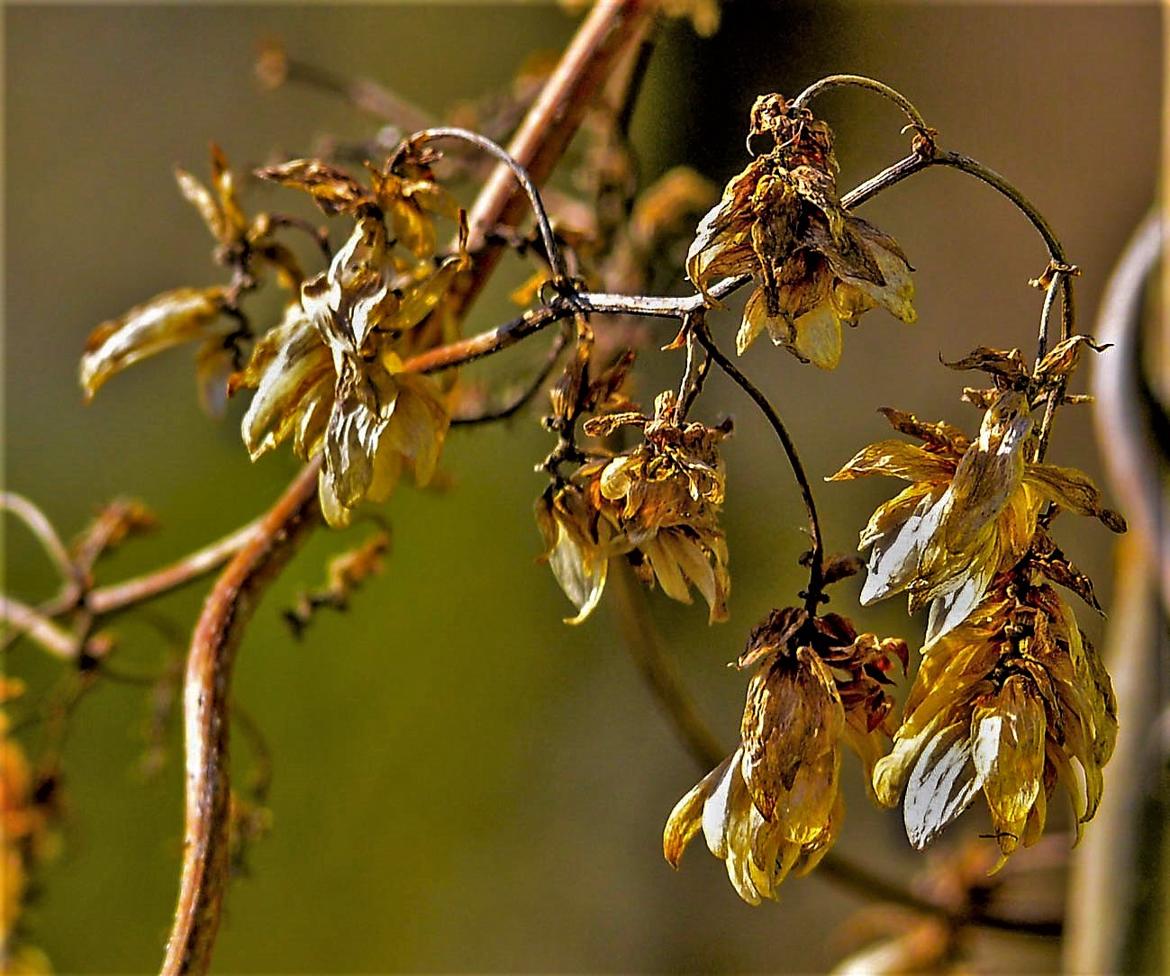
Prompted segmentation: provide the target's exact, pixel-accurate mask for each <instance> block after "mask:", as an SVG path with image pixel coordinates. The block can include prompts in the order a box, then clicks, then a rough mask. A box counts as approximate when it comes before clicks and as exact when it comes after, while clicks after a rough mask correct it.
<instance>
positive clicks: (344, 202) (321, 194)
mask: <svg viewBox="0 0 1170 976" xmlns="http://www.w3.org/2000/svg"><path fill="white" fill-rule="evenodd" d="M256 175H257V176H258V177H260V179H262V180H270V181H272V182H274V183H279V184H280V185H281V186H287V187H290V188H292V189H294V190H303V191H304V192H305V193H308V194H309V195H310V196H312V198H313V200H314V201H315V202H316V204H317V206H319V207H320V208H321V209H322V210H323V211H324V212H325V213H327V214H329V215H330V216H332V215H334V214H339V213H345V214H350V215H352V216H357V215H358V214H360V213H361V212H362V211H363V210H364V209H366V208H368V207H370V206H371V205H373V204H374V196H373V194H372V193H371V192H370V191H369V190H367V189H366V188H365V187H363V186H362V185H361V184H360V183H358V182H357V180H355V179H354V178H353V177H352V176H350V175H349V174H348V173H346V172H344V171H343V170H340V169H337V168H336V167H334V166H330V165H329V164H328V163H324V162H322V161H321V160H319V159H293V160H289V161H288V162H287V163H281V164H280V165H279V166H265V167H263V168H261V169H258V170H256Z"/></svg>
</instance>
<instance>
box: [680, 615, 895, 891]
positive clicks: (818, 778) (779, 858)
mask: <svg viewBox="0 0 1170 976" xmlns="http://www.w3.org/2000/svg"><path fill="white" fill-rule="evenodd" d="M905 655H906V647H905V643H904V642H902V641H899V640H885V641H881V640H878V639H877V638H876V637H874V635H872V634H863V635H860V636H858V634H857V633H856V631H855V630H854V629H853V627H852V625H851V624H850V623H849V622H848V621H847V620H845V619H844V618H843V617H840V616H837V615H836V614H828V615H826V616H824V617H817V618H810V616H809V615H808V613H807V612H806V611H804V610H803V609H799V608H794V607H789V608H786V609H784V610H778V611H774V612H773V613H772V614H771V616H770V617H769V618H768V619H767V620H766V621H765V622H764V623H763V624H762V625H761V626H760V627H757V628H756V630H755V631H753V633H752V636H751V639H750V640H749V643H748V648H747V650H746V651H745V652H744V654H743V656H742V657H741V658H740V666H741V667H747V666H750V665H753V664H756V665H758V667H757V669H756V671H755V674H754V675H753V677H752V679H751V682H750V684H749V686H748V693H747V703H746V705H745V708H744V713H743V721H742V723H741V742H740V746H739V748H738V749H736V751H735V752H734V753H733V754H732V755H731V756H730V757H729V758H728V759H726V760H724V761H723V763H721V764H720V765H719V766H718V767H716V768H715V769H714V770H712V772H710V773H709V774H708V775H707V776H706V777H704V778H703V780H701V781H700V782H699V783H698V785H696V786H695V787H694V788H693V789H692V790H691V791H690V792H689V793H688V794H687V795H686V796H684V797H683V798H682V799H681V800H680V801H679V802H678V804H677V805H676V806H675V808H674V810H673V811H672V812H671V814H670V817H669V818H668V819H667V822H666V828H665V830H664V832H663V853H664V855H665V856H666V859H667V861H669V862H670V864H671V865H673V866H675V867H678V864H679V861H680V859H681V858H682V855H683V851H684V850H685V848H686V846H687V844H689V843H690V841H691V840H692V839H693V838H694V837H695V835H696V834H698V832H699V831H700V829H701V830H702V831H703V835H704V838H705V840H706V842H707V847H708V848H709V850H710V851H711V853H712V854H714V855H715V856H716V857H718V858H720V859H721V860H723V861H725V862H726V865H727V873H728V876H729V877H730V879H731V883H732V885H733V886H734V888H735V890H736V892H737V893H738V894H739V896H740V897H741V898H743V900H744V901H746V902H748V903H749V904H752V905H758V904H759V903H760V902H761V900H762V899H764V898H775V897H776V895H777V890H778V888H779V885H780V883H781V882H782V881H783V880H784V878H785V877H787V875H788V874H789V872H795V873H796V874H797V875H798V876H799V875H801V874H805V873H807V872H808V871H810V870H812V868H814V867H815V866H816V864H817V863H818V862H819V861H820V859H821V858H822V857H823V856H824V855H825V853H826V852H827V851H828V849H829V848H830V847H831V846H832V844H833V842H834V840H835V839H836V836H837V833H838V831H839V830H840V827H841V821H842V818H843V817H844V812H845V807H844V801H843V798H842V795H841V791H840V784H839V775H840V768H841V746H842V744H843V743H844V744H846V745H848V746H850V747H851V748H853V749H854V750H855V751H857V753H858V754H859V755H860V756H861V758H862V760H863V762H864V763H865V767H866V771H867V775H868V773H869V771H870V769H871V768H872V764H873V762H874V760H876V758H877V756H878V755H880V754H881V751H882V746H883V745H884V740H885V738H886V737H887V736H888V734H887V733H886V732H885V730H884V729H883V723H884V720H885V716H886V715H887V714H888V712H889V710H890V707H891V702H890V700H889V698H888V696H887V695H886V694H885V692H884V690H883V689H882V685H883V684H886V683H888V679H887V678H886V672H887V671H889V670H890V669H892V667H893V662H894V660H896V659H901V660H903V662H904V661H905ZM875 689H876V694H874V693H873V691H874V690H875Z"/></svg>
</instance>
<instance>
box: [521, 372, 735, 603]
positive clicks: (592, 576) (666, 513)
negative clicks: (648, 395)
mask: <svg viewBox="0 0 1170 976" xmlns="http://www.w3.org/2000/svg"><path fill="white" fill-rule="evenodd" d="M624 426H632V427H636V428H641V430H642V434H643V441H642V443H641V444H639V445H638V446H637V447H636V448H634V449H633V450H631V451H628V452H625V453H622V454H618V455H617V456H616V457H612V458H601V459H597V460H590V461H587V463H585V464H583V465H582V466H581V467H580V468H578V469H577V471H575V472H574V473H573V475H572V476H571V477H570V478H569V479H567V481H564V482H562V483H561V484H560V485H555V486H553V487H550V488H549V489H548V490H547V491H546V492H545V494H544V495H543V496H542V498H541V501H540V502H539V503H538V504H537V522H538V525H539V526H540V529H541V532H542V534H543V535H544V537H545V542H546V545H547V551H546V558H547V559H548V561H549V564H550V566H551V567H552V569H553V572H554V573H555V575H556V577H557V580H558V582H560V584H561V588H562V589H563V590H564V591H565V593H566V595H567V596H568V597H569V598H570V599H571V600H573V602H574V603H575V604H576V605H577V607H578V610H579V611H580V612H579V614H578V616H577V617H575V618H573V619H572V620H571V621H570V622H571V623H579V622H581V621H582V620H584V619H585V617H586V616H588V614H589V613H590V612H591V611H592V610H593V608H594V607H595V606H596V605H597V601H598V600H599V599H600V597H601V591H602V589H603V588H604V586H605V578H606V564H607V563H608V560H609V558H610V557H613V556H626V557H627V559H629V561H630V563H631V565H632V566H633V567H634V570H635V572H636V573H637V574H638V576H639V577H640V578H641V579H642V581H643V582H645V583H646V584H647V585H653V584H654V583H655V582H657V583H658V585H659V586H661V587H662V590H663V592H664V593H666V595H667V596H669V597H672V598H673V599H675V600H679V601H680V602H682V603H690V602H691V593H690V588H691V586H694V587H695V588H696V589H697V590H698V591H699V592H700V593H701V594H702V595H703V598H704V599H705V600H706V601H707V604H708V606H709V607H710V611H711V612H710V620H711V622H712V623H714V622H715V621H721V620H726V619H727V595H728V592H729V591H730V588H731V577H730V575H729V573H728V570H727V561H728V552H727V541H726V537H725V536H724V534H723V530H722V529H721V528H720V526H719V512H720V510H721V508H722V506H723V498H724V493H725V488H726V474H725V470H724V465H723V461H722V458H721V457H720V456H719V449H718V445H719V442H720V441H721V440H722V439H723V438H724V437H725V436H726V435H727V434H728V433H729V431H730V426H729V425H724V426H721V427H708V426H707V425H705V424H700V423H693V422H691V423H679V421H678V419H677V416H676V410H675V399H674V393H673V392H671V391H667V392H665V393H663V394H661V395H660V396H659V397H658V399H657V400H656V401H655V413H654V417H653V418H651V417H647V416H645V415H643V414H640V413H637V412H635V411H622V412H616V413H611V414H606V415H602V416H599V417H594V418H592V419H591V420H589V421H588V422H586V424H585V425H584V431H585V433H586V434H587V435H589V436H594V437H604V436H607V435H609V434H612V433H614V432H615V431H616V430H618V428H620V427H624Z"/></svg>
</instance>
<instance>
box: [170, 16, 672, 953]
mask: <svg viewBox="0 0 1170 976" xmlns="http://www.w3.org/2000/svg"><path fill="white" fill-rule="evenodd" d="M652 9H653V7H652V5H651V4H650V3H649V2H647V0H621V2H618V0H609V2H606V0H602V2H601V3H598V4H597V6H596V7H594V9H593V11H592V12H591V13H590V14H589V17H588V18H587V19H586V20H585V22H584V24H583V25H582V27H581V29H580V30H579V31H578V33H577V35H576V37H575V38H574V40H573V42H572V44H571V45H570V47H569V49H568V50H567V51H566V53H565V55H564V57H563V58H562V60H561V63H560V65H559V66H558V67H557V69H556V70H555V71H554V72H553V75H552V77H551V78H550V79H549V82H548V83H547V84H546V86H545V88H544V90H543V92H542V93H541V96H540V98H538V99H537V101H536V103H535V104H534V105H533V107H532V109H531V110H530V112H529V114H528V116H527V118H526V119H525V122H524V123H523V125H522V126H521V129H520V132H519V133H518V134H517V136H516V138H515V139H514V140H513V143H512V145H511V146H510V147H509V149H510V155H511V156H512V157H513V158H514V159H515V160H517V161H518V163H519V164H520V165H521V166H524V167H525V168H526V169H527V170H528V172H529V174H530V176H531V178H532V179H533V181H534V182H535V183H539V182H541V181H542V180H543V179H544V178H545V177H546V176H547V175H548V174H549V172H551V170H552V168H553V166H554V165H555V164H556V162H557V161H558V160H559V158H560V156H561V154H562V152H563V151H564V149H565V147H566V146H567V145H568V142H569V140H570V139H571V138H572V135H573V133H574V132H575V130H576V128H577V125H578V123H579V122H580V120H581V116H582V114H583V113H584V111H585V108H586V107H587V105H588V104H589V102H590V99H591V95H592V93H593V92H594V91H596V90H597V88H598V86H599V85H600V84H601V83H602V82H603V81H604V80H605V78H606V73H607V70H608V68H609V66H610V65H611V64H612V59H613V58H614V57H616V56H617V55H618V54H620V52H621V51H623V50H625V48H626V46H627V45H628V44H629V43H631V42H632V41H634V40H636V39H638V38H639V37H640V36H641V29H642V28H644V27H645V26H646V24H647V23H648V22H649V16H650V13H651V12H652ZM524 206H525V200H524V197H523V195H522V194H520V193H518V192H517V187H516V185H515V183H514V180H513V177H512V171H511V170H510V169H509V168H508V167H506V166H501V167H500V168H499V169H497V171H496V173H495V174H494V175H493V177H492V179H491V181H489V183H488V185H487V186H485V188H484V190H483V191H482V192H481V194H480V196H479V198H478V200H477V201H476V204H475V206H474V207H473V209H472V217H471V228H472V235H473V236H472V247H473V248H474V247H476V246H477V244H478V246H479V248H480V250H479V254H478V255H477V258H478V260H477V261H476V266H475V271H474V274H473V276H472V284H471V287H470V288H469V289H468V290H467V291H466V292H465V293H464V294H463V295H462V296H461V307H462V309H466V308H467V307H468V305H469V304H470V303H471V301H472V300H473V298H474V297H475V295H477V294H478V292H479V290H480V288H482V286H483V284H484V282H485V281H486V279H487V277H488V275H489V274H490V270H491V268H492V267H494V264H495V261H496V259H497V258H498V255H499V246H498V245H485V244H484V241H485V239H486V237H487V235H488V234H489V233H491V232H492V231H494V229H495V228H496V227H497V226H499V225H500V224H514V223H515V222H516V221H517V220H518V219H519V217H520V216H521V215H522V213H523V208H524ZM572 314H573V309H572V308H570V307H569V306H568V304H567V303H564V302H562V303H560V304H558V305H557V306H556V307H554V308H546V309H541V310H538V311H537V312H532V313H527V314H526V315H525V316H522V317H521V318H520V319H519V320H517V321H516V322H514V323H511V325H510V327H501V328H500V329H493V330H491V331H490V332H488V333H485V334H484V335H482V336H479V337H473V338H472V339H470V340H465V341H464V342H462V343H455V344H454V346H448V347H443V348H442V349H436V350H434V351H433V352H432V353H424V354H423V355H422V356H417V357H414V359H412V360H410V361H408V363H407V364H406V368H407V369H411V370H414V371H418V372H433V371H436V370H440V369H447V368H450V367H451V366H454V365H459V364H461V363H462V362H468V361H471V360H473V359H476V358H479V357H480V356H484V355H488V354H489V353H491V352H493V351H497V350H498V349H502V348H506V347H507V346H509V345H511V344H513V343H514V342H517V341H519V340H520V339H521V338H524V336H526V335H531V334H532V333H534V332H536V331H539V330H540V329H542V328H544V327H545V326H547V325H551V324H552V323H553V322H556V321H560V320H561V319H564V318H567V317H569V316H571V315H572ZM319 466H320V461H319V459H318V460H317V461H315V462H313V463H311V464H310V465H308V466H307V467H306V468H305V469H304V470H303V471H302V472H301V474H300V475H298V477H297V478H296V480H295V481H293V483H292V484H291V485H290V486H289V488H288V489H287V490H286V492H285V493H284V495H282V496H281V498H280V500H279V501H278V502H277V503H276V505H275V506H274V507H273V508H272V509H271V510H270V511H269V512H268V513H267V514H266V515H265V516H264V517H263V518H262V520H261V523H260V527H259V530H258V531H257V533H256V535H255V536H254V537H252V538H251V539H249V540H248V542H247V543H246V545H245V546H244V548H243V549H241V550H240V551H239V553H237V554H236V556H235V557H234V558H233V559H232V561H231V562H230V563H229V564H228V566H227V568H226V569H225V570H224V572H223V573H222V574H221V576H220V577H219V579H218V580H217V582H216V584H215V587H214V589H213V590H212V592H211V595H210V596H209V597H208V599H207V602H206V603H205V605H204V608H203V613H202V614H201V616H200V619H199V622H198V624H197V625H196V629H195V633H194V635H193V637H192V643H191V649H190V652H189V657H188V664H187V677H186V685H185V688H186V691H185V695H184V703H183V710H184V716H185V721H186V752H187V813H186V842H185V846H184V856H183V871H182V877H181V880H180V887H179V903H178V907H177V909H176V912H175V919H174V924H173V928H172V931H171V937H170V940H169V941H168V944H167V954H166V959H165V961H164V964H163V969H162V973H163V974H164V976H178V974H180V973H182V974H187V973H193V974H202V973H206V972H207V970H208V968H209V966H210V962H211V952H212V948H213V946H214V942H215V934H216V931H217V929H218V925H219V915H220V909H221V904H222V901H223V894H224V889H225V886H226V882H227V868H228V847H227V841H228V812H229V806H228V804H229V788H230V783H229V779H228V769H227V759H228V752H227V749H228V725H229V722H228V714H229V709H230V696H229V684H230V681H229V679H230V675H231V665H232V660H233V657H234V653H235V648H236V646H237V645H238V643H239V640H240V637H241V636H242V632H243V629H244V624H245V622H246V618H247V616H248V612H249V611H250V609H251V607H252V606H253V605H254V603H255V601H256V599H257V598H258V596H259V594H260V592H261V590H262V588H263V586H264V584H265V583H267V582H268V581H269V580H270V579H271V578H272V577H274V576H275V575H276V573H277V572H278V571H279V570H280V568H281V567H282V566H283V565H284V563H285V562H286V561H287V559H288V558H289V557H290V556H291V555H292V552H293V549H294V546H295V543H296V542H297V541H298V540H299V539H300V537H301V536H303V535H304V534H305V533H306V532H307V530H308V529H310V528H311V527H312V526H313V525H315V524H316V523H317V522H318V521H319V508H318V505H317V470H318V468H319Z"/></svg>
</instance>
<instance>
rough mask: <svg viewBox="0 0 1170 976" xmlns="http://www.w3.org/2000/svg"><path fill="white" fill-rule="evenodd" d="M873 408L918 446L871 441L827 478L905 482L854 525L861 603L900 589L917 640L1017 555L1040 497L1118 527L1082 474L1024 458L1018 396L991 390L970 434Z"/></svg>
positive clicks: (970, 604) (949, 623) (974, 597)
mask: <svg viewBox="0 0 1170 976" xmlns="http://www.w3.org/2000/svg"><path fill="white" fill-rule="evenodd" d="M883 413H885V415H886V417H887V419H889V421H890V423H891V424H892V425H893V426H894V428H895V429H897V430H899V431H901V432H903V433H906V434H910V435H911V436H914V437H917V438H919V439H920V440H922V441H923V444H922V446H918V445H915V444H910V443H907V442H906V441H899V440H886V441H880V442H878V443H876V444H871V445H870V446H869V447H867V448H865V449H864V450H862V451H860V452H859V453H858V454H857V455H856V456H855V457H854V458H853V459H852V460H851V461H849V463H848V464H846V465H845V466H844V467H843V468H842V469H841V470H840V471H838V472H837V473H836V474H835V475H833V476H832V477H831V478H830V479H829V480H830V481H847V480H851V479H854V478H861V477H866V476H869V475H874V474H880V475H886V476H889V477H895V478H902V479H904V480H906V481H909V482H911V484H910V486H909V487H908V488H906V489H904V490H903V491H902V492H901V493H900V494H898V495H897V496H895V497H894V498H893V499H891V500H890V501H888V502H886V503H885V504H883V505H881V506H880V507H879V508H878V509H877V511H875V512H874V514H873V516H872V518H870V520H869V524H868V525H867V526H866V527H865V529H863V530H862V532H861V538H860V542H859V548H860V549H862V550H863V551H864V550H865V549H870V554H869V559H868V570H869V575H868V578H867V579H866V582H865V586H864V587H863V589H862V592H861V602H862V603H863V604H866V605H868V604H870V603H873V602H874V601H876V600H880V599H883V598H884V597H887V596H890V595H892V594H894V593H899V592H902V591H907V592H908V593H909V597H910V611H911V612H912V613H913V612H916V611H917V610H918V609H920V608H921V607H923V606H925V605H927V604H929V605H930V614H929V619H928V622H927V636H926V642H927V645H929V644H931V643H932V642H933V641H936V640H938V639H939V638H940V637H943V636H944V635H945V634H947V633H948V632H950V631H951V630H953V629H954V628H955V627H957V626H958V625H959V624H961V623H962V622H963V621H964V620H965V619H966V618H967V616H968V615H969V614H970V613H971V611H972V610H973V609H974V608H975V607H976V605H978V603H979V602H980V600H982V599H983V596H984V594H986V592H987V589H988V587H989V585H990V584H991V581H992V579H993V578H994V577H995V576H996V575H997V574H998V573H1000V572H1003V571H1005V570H1007V569H1010V568H1011V567H1012V566H1014V565H1015V564H1016V563H1017V562H1018V561H1019V560H1020V559H1021V557H1023V555H1024V553H1025V552H1026V551H1027V550H1028V547H1029V546H1030V545H1031V543H1032V541H1033V538H1034V536H1035V534H1036V530H1037V517H1038V515H1039V513H1040V510H1041V509H1042V508H1043V507H1044V506H1045V505H1047V504H1048V503H1049V502H1051V503H1054V504H1056V505H1058V506H1059V507H1060V508H1062V509H1067V510H1069V511H1072V512H1076V513H1077V514H1080V515H1091V516H1094V517H1096V518H1098V519H1100V520H1101V521H1102V522H1103V523H1104V524H1105V525H1107V526H1108V527H1109V528H1110V529H1112V530H1113V531H1115V532H1121V531H1124V530H1125V521H1124V520H1123V519H1122V518H1121V516H1119V515H1118V514H1117V513H1116V512H1112V511H1110V510H1109V509H1107V508H1105V507H1104V506H1103V504H1102V501H1101V496H1100V493H1099V492H1098V491H1097V489H1096V487H1094V485H1093V483H1092V481H1090V480H1089V478H1088V476H1087V475H1085V474H1084V473H1083V472H1081V471H1078V470H1076V469H1075V468H1065V467H1059V466H1057V465H1052V464H1038V463H1033V462H1031V461H1028V460H1027V457H1028V455H1029V447H1030V440H1029V434H1030V433H1031V431H1032V417H1031V408H1030V405H1029V402H1028V398H1027V396H1026V394H1023V393H1018V392H1013V391H1010V390H1009V391H1004V392H1002V393H1000V394H999V395H998V396H997V398H996V399H995V401H994V402H993V403H992V405H991V407H990V408H989V409H988V411H987V413H986V414H985V415H984V418H983V423H982V426H981V428H980V431H979V436H978V437H977V438H976V439H975V440H974V441H969V440H968V439H967V437H966V436H965V435H964V434H963V433H962V432H961V431H960V430H958V429H957V428H955V427H952V426H951V425H949V424H945V423H938V424H929V423H923V422H921V421H919V420H918V419H917V418H916V417H914V416H913V415H912V414H906V413H902V412H901V411H897V410H892V409H888V408H887V409H885V410H883Z"/></svg>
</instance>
